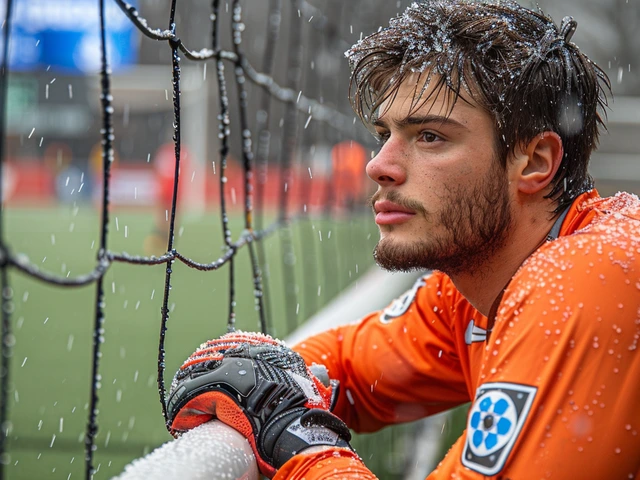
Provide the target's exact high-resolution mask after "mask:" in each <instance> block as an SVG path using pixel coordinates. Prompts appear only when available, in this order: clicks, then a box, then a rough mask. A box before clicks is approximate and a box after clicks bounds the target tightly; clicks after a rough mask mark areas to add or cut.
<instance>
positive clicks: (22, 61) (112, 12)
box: [0, 0, 139, 74]
mask: <svg viewBox="0 0 640 480" xmlns="http://www.w3.org/2000/svg"><path fill="white" fill-rule="evenodd" d="M129 1H130V3H131V4H133V5H134V6H135V3H136V2H131V0H129ZM13 9H14V11H13V15H12V25H11V32H10V34H11V37H10V39H9V66H10V69H12V70H32V69H50V70H55V71H61V72H65V73H72V74H73V73H81V74H85V73H95V72H97V71H98V70H99V69H100V65H101V49H100V12H99V1H98V0H20V1H14V4H13ZM5 12H6V0H0V15H5ZM105 22H106V28H107V35H106V37H107V57H108V61H109V65H110V67H111V69H112V70H113V71H117V70H121V69H123V68H125V67H127V66H129V65H133V64H135V63H136V62H137V60H138V44H139V33H138V31H137V29H136V28H135V27H134V25H133V24H132V23H131V21H130V20H129V19H128V18H127V17H126V15H125V14H124V13H123V12H122V11H121V10H120V8H119V7H118V6H117V4H116V3H115V2H113V0H105ZM1 46H2V39H1V38H0V47H1ZM1 51H2V50H1V49H0V56H1Z"/></svg>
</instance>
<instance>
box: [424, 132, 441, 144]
mask: <svg viewBox="0 0 640 480" xmlns="http://www.w3.org/2000/svg"><path fill="white" fill-rule="evenodd" d="M420 139H421V140H422V141H423V142H427V143H433V142H436V141H438V140H440V136H438V135H436V134H435V133H433V132H422V133H421V134H420Z"/></svg>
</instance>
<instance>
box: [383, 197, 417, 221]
mask: <svg viewBox="0 0 640 480" xmlns="http://www.w3.org/2000/svg"><path fill="white" fill-rule="evenodd" d="M373 209H374V211H375V213H376V223H377V224H378V225H395V224H398V223H403V222H406V221H407V220H409V219H410V218H411V217H413V216H414V215H415V214H416V213H415V212H414V211H413V210H410V209H408V208H405V207H402V206H400V205H398V204H396V203H393V202H389V201H388V200H381V201H378V202H376V203H375V204H374V205H373Z"/></svg>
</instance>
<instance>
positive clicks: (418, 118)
mask: <svg viewBox="0 0 640 480" xmlns="http://www.w3.org/2000/svg"><path fill="white" fill-rule="evenodd" d="M392 123H393V125H394V126H395V127H396V128H403V127H407V126H409V125H423V124H429V123H437V124H440V125H448V126H451V127H456V128H464V129H465V130H467V127H465V126H464V125H463V124H462V123H460V122H458V121H457V120H454V119H452V118H451V117H444V116H441V115H412V116H410V117H405V118H403V119H401V120H392ZM372 124H373V126H374V127H380V128H386V129H387V130H388V129H389V124H388V122H387V121H386V120H385V119H384V118H376V119H374V120H373V122H372Z"/></svg>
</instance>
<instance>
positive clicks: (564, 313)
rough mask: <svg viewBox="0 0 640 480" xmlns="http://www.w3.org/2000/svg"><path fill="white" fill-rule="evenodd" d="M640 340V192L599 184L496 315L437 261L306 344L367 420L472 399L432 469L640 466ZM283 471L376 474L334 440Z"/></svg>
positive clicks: (350, 406)
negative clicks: (359, 316) (611, 192)
mask: <svg viewBox="0 0 640 480" xmlns="http://www.w3.org/2000/svg"><path fill="white" fill-rule="evenodd" d="M639 344H640V201H639V200H638V198H637V197H635V196H632V195H629V194H618V195H616V196H615V197H611V198H607V199H602V198H599V197H598V196H597V193H596V192H595V191H593V192H590V193H587V194H584V195H582V196H580V197H579V198H578V199H577V200H576V201H575V202H574V203H573V205H572V207H571V208H570V209H569V211H568V213H567V216H566V217H565V219H564V221H563V222H562V227H561V230H560V234H559V237H558V238H557V239H555V240H553V241H549V242H546V243H545V244H543V245H542V246H541V247H539V248H538V249H537V250H536V251H535V252H534V253H533V254H532V255H531V256H530V257H529V258H528V259H527V260H526V261H525V262H524V263H523V264H522V266H521V267H520V269H519V270H518V271H517V272H516V274H515V275H514V277H513V278H512V280H511V282H510V284H509V285H508V286H507V288H506V289H505V291H504V296H503V297H502V300H501V301H500V303H499V306H498V308H497V310H496V317H495V323H494V325H493V327H492V328H491V326H490V325H489V322H488V319H487V317H485V316H483V315H481V314H480V313H479V312H478V311H477V310H476V309H474V308H473V307H472V306H471V304H470V303H469V302H468V301H467V300H466V299H465V298H464V297H463V296H462V295H461V294H460V293H459V292H458V291H457V290H456V288H455V286H454V285H453V283H452V282H451V280H450V279H449V277H448V276H446V275H444V274H442V273H439V272H435V273H433V274H431V275H428V276H425V277H423V278H421V279H420V280H419V281H418V282H417V283H416V284H415V286H414V287H413V289H412V290H410V291H409V292H407V293H406V294H405V295H404V296H403V297H401V298H400V299H398V300H396V301H395V302H394V303H392V304H391V305H390V306H389V307H387V308H386V309H385V310H383V311H381V312H377V313H373V314H371V315H369V316H367V317H365V318H364V319H363V320H362V321H360V322H358V323H356V324H351V325H347V326H343V327H339V328H336V329H333V330H330V331H328V332H325V333H322V334H319V335H317V336H314V337H312V338H309V339H307V340H306V341H304V342H303V343H301V344H299V345H297V346H296V347H295V349H296V350H297V351H298V352H300V353H301V354H302V355H303V356H304V357H305V360H306V361H307V362H308V363H313V362H315V363H322V364H324V365H326V366H327V368H328V369H329V374H330V375H331V376H332V377H333V378H336V379H338V380H339V381H340V396H339V399H338V402H337V405H336V408H335V413H336V414H337V415H338V416H340V417H341V418H343V419H344V420H345V421H346V422H347V424H348V425H349V426H350V427H351V428H353V429H354V430H356V431H359V432H370V431H374V430H377V429H379V428H381V427H384V426H386V425H390V424H395V423H400V422H407V421H410V420H415V419H419V418H422V417H425V416H427V415H431V414H434V413H436V412H440V411H442V410H446V409H449V408H451V407H454V406H456V405H460V404H463V403H466V402H472V404H471V407H470V409H469V414H468V420H467V428H466V430H465V432H464V434H463V435H462V436H461V437H460V438H459V439H458V441H457V442H456V443H455V444H454V445H453V447H452V448H451V450H450V451H449V452H448V454H447V455H446V457H445V458H444V460H443V461H442V462H441V463H440V465H439V466H438V467H437V469H436V470H435V471H434V472H433V473H431V475H429V477H428V479H429V480H436V479H437V480H440V479H452V478H454V479H456V478H457V479H481V478H486V477H493V478H501V479H505V480H506V479H512V480H521V479H527V480H537V479H568V478H575V479H605V478H606V479H640V352H639V348H638V346H639ZM334 453H337V452H334ZM318 464H319V465H320V467H318ZM356 464H357V465H356ZM312 467H313V468H312ZM350 472H352V473H350ZM275 478H277V479H284V478H287V479H292V480H293V479H302V478H305V479H306V480H315V479H321V478H347V479H348V478H374V477H373V475H372V474H371V473H370V472H368V471H367V470H366V469H365V467H364V465H363V464H362V463H360V462H359V461H358V460H357V459H354V457H353V456H349V455H346V454H342V453H341V454H339V455H336V456H335V457H332V456H329V455H328V454H327V453H326V452H324V453H321V454H315V455H314V454H308V455H298V456H296V457H294V458H293V459H291V460H290V461H289V462H287V464H285V465H284V467H283V468H282V469H281V471H280V472H279V473H278V475H277V476H276V477H275Z"/></svg>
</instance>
